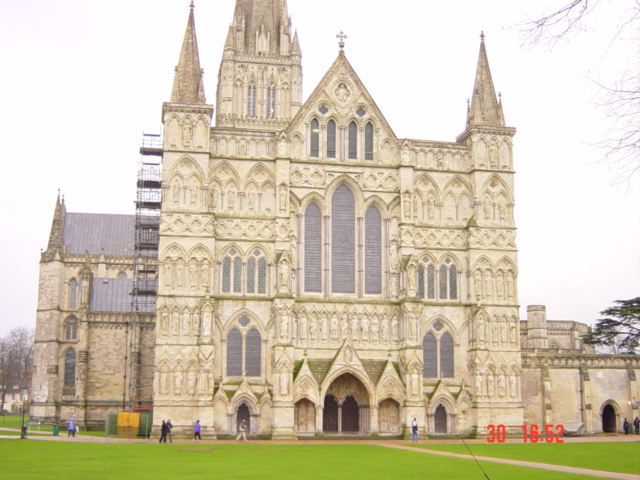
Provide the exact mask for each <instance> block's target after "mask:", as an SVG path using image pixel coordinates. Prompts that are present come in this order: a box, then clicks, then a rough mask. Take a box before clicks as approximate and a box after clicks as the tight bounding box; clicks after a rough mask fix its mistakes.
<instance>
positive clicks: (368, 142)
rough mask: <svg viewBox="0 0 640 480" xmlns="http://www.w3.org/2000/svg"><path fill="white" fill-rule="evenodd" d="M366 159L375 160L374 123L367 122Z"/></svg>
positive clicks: (365, 138) (365, 131) (365, 130)
mask: <svg viewBox="0 0 640 480" xmlns="http://www.w3.org/2000/svg"><path fill="white" fill-rule="evenodd" d="M364 159H365V160H373V125H371V123H367V125H366V126H365V127H364Z"/></svg>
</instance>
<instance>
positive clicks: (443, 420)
mask: <svg viewBox="0 0 640 480" xmlns="http://www.w3.org/2000/svg"><path fill="white" fill-rule="evenodd" d="M434 420H435V433H447V409H446V408H444V405H442V404H440V405H438V407H437V408H436V413H435V415H434Z"/></svg>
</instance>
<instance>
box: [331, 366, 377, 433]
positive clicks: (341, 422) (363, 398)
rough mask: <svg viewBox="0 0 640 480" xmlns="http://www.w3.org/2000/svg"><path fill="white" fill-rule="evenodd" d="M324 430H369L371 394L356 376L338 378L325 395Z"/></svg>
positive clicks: (356, 431) (345, 375)
mask: <svg viewBox="0 0 640 480" xmlns="http://www.w3.org/2000/svg"><path fill="white" fill-rule="evenodd" d="M322 415H323V417H322V430H323V431H324V432H325V433H345V434H354V433H366V432H368V431H369V415H370V413H369V395H368V393H367V389H366V388H365V386H364V385H363V384H362V382H361V381H360V380H358V379H357V378H356V377H355V376H353V375H351V374H349V373H345V374H343V375H340V376H339V377H338V378H336V379H335V380H334V381H333V382H332V383H331V385H330V386H329V389H328V390H327V393H326V395H325V397H324V406H323V409H322Z"/></svg>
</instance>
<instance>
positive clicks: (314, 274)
mask: <svg viewBox="0 0 640 480" xmlns="http://www.w3.org/2000/svg"><path fill="white" fill-rule="evenodd" d="M321 222H322V217H321V215H320V207H318V205H317V204H316V203H310V204H309V206H308V207H307V210H306V211H305V214H304V291H305V292H317V293H319V292H321V288H320V287H321V284H322V223H321Z"/></svg>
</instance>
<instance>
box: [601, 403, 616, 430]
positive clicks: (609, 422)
mask: <svg viewBox="0 0 640 480" xmlns="http://www.w3.org/2000/svg"><path fill="white" fill-rule="evenodd" d="M602 431H603V432H606V433H609V432H611V433H613V432H615V431H616V411H615V409H614V408H613V407H612V406H611V405H610V404H607V405H605V407H604V408H603V409H602Z"/></svg>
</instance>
